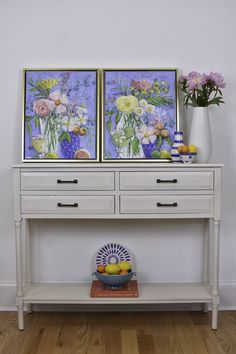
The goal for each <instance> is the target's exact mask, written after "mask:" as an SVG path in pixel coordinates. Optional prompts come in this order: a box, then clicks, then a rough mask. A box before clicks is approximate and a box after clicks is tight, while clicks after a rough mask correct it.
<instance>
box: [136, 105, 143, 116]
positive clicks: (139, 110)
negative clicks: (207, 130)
mask: <svg viewBox="0 0 236 354" xmlns="http://www.w3.org/2000/svg"><path fill="white" fill-rule="evenodd" d="M143 113H144V109H143V108H142V107H137V108H136V109H135V114H136V115H137V116H139V117H140V116H142V115H143Z"/></svg>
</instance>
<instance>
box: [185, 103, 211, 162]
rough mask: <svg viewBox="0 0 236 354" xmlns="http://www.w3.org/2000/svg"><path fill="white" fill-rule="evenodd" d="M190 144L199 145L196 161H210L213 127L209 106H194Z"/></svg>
mask: <svg viewBox="0 0 236 354" xmlns="http://www.w3.org/2000/svg"><path fill="white" fill-rule="evenodd" d="M189 145H196V146H197V149H198V150H197V156H196V162H200V163H204V162H208V161H209V159H210V157H211V146H212V142H211V127H210V120H209V113H208V107H194V108H193V114H192V124H191V128H190V134H189Z"/></svg>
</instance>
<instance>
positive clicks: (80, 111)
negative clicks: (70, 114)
mask: <svg viewBox="0 0 236 354" xmlns="http://www.w3.org/2000/svg"><path fill="white" fill-rule="evenodd" d="M75 111H76V114H78V116H79V117H80V118H82V117H83V116H84V115H85V114H87V113H88V110H87V108H85V107H83V106H78V107H76V110H75Z"/></svg>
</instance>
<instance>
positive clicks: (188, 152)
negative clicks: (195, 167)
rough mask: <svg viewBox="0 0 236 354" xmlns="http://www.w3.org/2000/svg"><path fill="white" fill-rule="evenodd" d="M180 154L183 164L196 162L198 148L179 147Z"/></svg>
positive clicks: (190, 146) (189, 146)
mask: <svg viewBox="0 0 236 354" xmlns="http://www.w3.org/2000/svg"><path fill="white" fill-rule="evenodd" d="M178 152H179V156H180V158H181V160H182V162H183V163H192V162H195V160H196V155H197V147H196V146H195V145H181V146H179V147H178Z"/></svg>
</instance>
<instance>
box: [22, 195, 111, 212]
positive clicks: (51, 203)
mask: <svg viewBox="0 0 236 354" xmlns="http://www.w3.org/2000/svg"><path fill="white" fill-rule="evenodd" d="M21 211H22V213H23V214H24V213H25V214H34V213H41V214H50V213H51V214H55V213H56V214H113V213H114V196H87V195H86V196H22V197H21Z"/></svg>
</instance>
